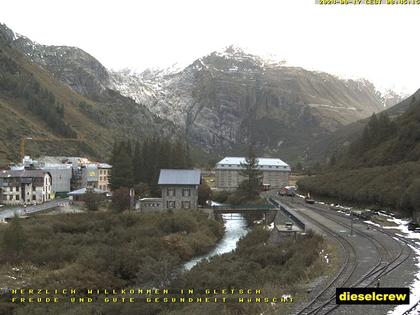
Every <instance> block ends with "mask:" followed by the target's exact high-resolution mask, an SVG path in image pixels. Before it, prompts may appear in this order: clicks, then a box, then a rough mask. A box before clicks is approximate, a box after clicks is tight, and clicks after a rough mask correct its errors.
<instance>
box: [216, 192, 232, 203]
mask: <svg viewBox="0 0 420 315" xmlns="http://www.w3.org/2000/svg"><path fill="white" fill-rule="evenodd" d="M229 195H230V193H229V192H228V191H225V190H222V191H216V192H213V194H212V200H213V201H216V202H220V203H225V202H226V201H227V199H228V198H229Z"/></svg>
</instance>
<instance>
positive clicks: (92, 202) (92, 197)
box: [83, 191, 105, 211]
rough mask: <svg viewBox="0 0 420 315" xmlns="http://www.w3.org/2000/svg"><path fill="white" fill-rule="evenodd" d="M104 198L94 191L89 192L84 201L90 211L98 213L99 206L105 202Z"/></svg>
mask: <svg viewBox="0 0 420 315" xmlns="http://www.w3.org/2000/svg"><path fill="white" fill-rule="evenodd" d="M104 199H105V198H104V196H103V195H101V194H97V193H94V192H93V191H88V192H87V193H86V194H85V196H84V198H83V200H84V202H85V204H86V207H87V209H88V210H90V211H96V210H98V208H99V204H100V203H101V202H102V201H103V200H104Z"/></svg>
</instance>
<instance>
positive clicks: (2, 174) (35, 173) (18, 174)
mask: <svg viewBox="0 0 420 315" xmlns="http://www.w3.org/2000/svg"><path fill="white" fill-rule="evenodd" d="M45 174H48V172H46V171H43V170H4V171H0V178H9V177H12V178H34V177H44V176H45Z"/></svg>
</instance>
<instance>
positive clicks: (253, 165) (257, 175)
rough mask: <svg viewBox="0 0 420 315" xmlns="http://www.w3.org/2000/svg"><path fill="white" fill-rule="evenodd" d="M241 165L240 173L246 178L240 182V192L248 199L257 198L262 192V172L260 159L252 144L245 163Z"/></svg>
mask: <svg viewBox="0 0 420 315" xmlns="http://www.w3.org/2000/svg"><path fill="white" fill-rule="evenodd" d="M241 167H242V168H243V169H242V170H241V171H240V172H239V175H241V176H243V177H244V178H245V179H244V180H243V181H242V182H241V183H240V184H239V188H238V192H239V194H240V195H241V196H242V197H244V198H246V199H250V200H252V199H255V198H257V197H258V195H259V192H260V188H261V179H262V172H261V171H260V169H259V167H258V159H257V157H256V155H255V152H254V149H253V147H252V146H251V147H250V148H249V150H248V155H247V157H246V158H245V163H241Z"/></svg>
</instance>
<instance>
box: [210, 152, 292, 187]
mask: <svg viewBox="0 0 420 315" xmlns="http://www.w3.org/2000/svg"><path fill="white" fill-rule="evenodd" d="M244 163H245V158H244V157H225V158H224V159H223V160H221V161H220V162H218V163H217V164H216V187H217V188H218V189H221V190H235V189H236V188H238V187H239V184H240V183H241V182H242V181H243V180H244V178H243V177H242V176H241V175H240V171H241V170H243V167H242V166H241V164H244ZM258 167H259V169H260V170H261V171H262V173H263V177H262V182H261V185H262V186H265V187H269V188H274V189H277V188H282V187H284V186H287V185H288V184H289V175H290V166H289V165H288V164H286V163H285V162H283V161H282V160H280V159H273V158H258Z"/></svg>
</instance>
